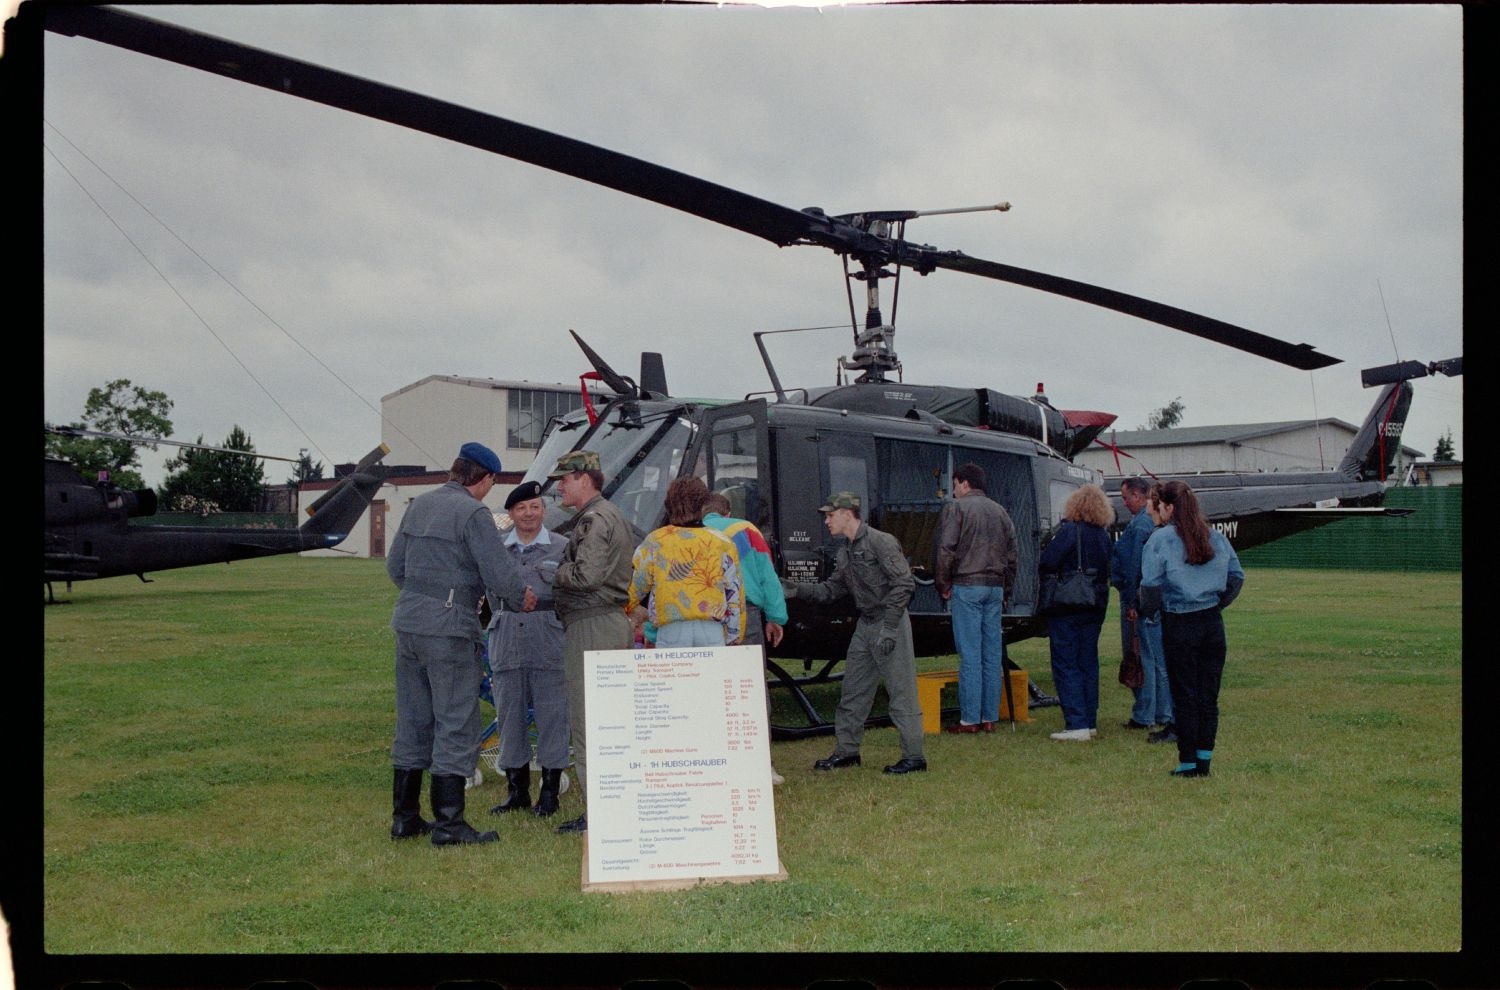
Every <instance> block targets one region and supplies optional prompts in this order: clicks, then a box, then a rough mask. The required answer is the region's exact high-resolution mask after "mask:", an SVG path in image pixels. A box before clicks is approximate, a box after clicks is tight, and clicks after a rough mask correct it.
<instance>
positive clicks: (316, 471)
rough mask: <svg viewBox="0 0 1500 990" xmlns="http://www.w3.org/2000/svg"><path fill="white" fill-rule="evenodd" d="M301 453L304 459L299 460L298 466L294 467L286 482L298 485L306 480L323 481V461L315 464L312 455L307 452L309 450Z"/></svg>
mask: <svg viewBox="0 0 1500 990" xmlns="http://www.w3.org/2000/svg"><path fill="white" fill-rule="evenodd" d="M300 453H301V456H302V459H301V460H299V461H298V462H297V466H296V467H295V468H293V469H292V476H291V477H290V478H288V479H286V483H287V484H289V485H293V486H296V485H300V484H302V482H304V481H322V480H323V462H322V461H319V462H318V463H316V464H314V463H313V459H312V457H311V456H310V455H309V454H308V453H307V451H305V450H304V451H301V452H300Z"/></svg>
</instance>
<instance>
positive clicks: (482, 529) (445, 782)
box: [385, 443, 536, 846]
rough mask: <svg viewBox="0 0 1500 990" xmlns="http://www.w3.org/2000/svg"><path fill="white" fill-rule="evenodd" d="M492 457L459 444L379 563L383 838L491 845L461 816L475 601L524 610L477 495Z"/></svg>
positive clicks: (477, 678)
mask: <svg viewBox="0 0 1500 990" xmlns="http://www.w3.org/2000/svg"><path fill="white" fill-rule="evenodd" d="M499 470H500V458H498V457H496V456H495V452H494V451H492V450H490V449H489V448H488V447H486V446H484V445H483V444H479V443H466V444H464V445H463V447H462V449H460V450H459V452H458V458H457V459H456V460H455V461H454V462H453V467H452V468H451V469H450V470H449V472H448V479H449V480H448V483H447V484H445V485H443V487H441V488H439V489H437V490H436V491H431V492H428V493H427V494H426V495H422V496H419V497H418V498H416V499H414V500H412V503H411V505H409V506H407V509H406V513H405V515H403V516H402V518H401V529H400V531H399V532H397V534H396V539H395V540H394V541H393V542H392V543H391V549H390V553H389V555H387V557H386V560H385V570H386V573H387V574H389V575H390V577H391V580H392V581H394V582H395V583H396V587H398V588H400V589H401V593H400V595H398V596H397V598H396V608H395V611H394V612H393V613H392V614H391V628H392V629H394V630H396V741H395V743H394V744H393V745H392V746H391V765H392V766H393V767H394V768H395V782H394V785H393V789H392V815H391V838H393V839H404V838H408V837H410V836H414V835H425V834H427V833H428V832H431V833H432V843H433V845H437V846H445V845H452V844H455V843H468V842H493V841H494V840H495V839H496V838H498V836H497V835H496V834H495V833H494V832H485V833H484V834H482V835H481V834H480V833H478V832H476V831H474V829H473V828H472V827H470V825H469V823H468V822H466V821H464V782H465V780H467V778H468V777H469V775H470V774H472V773H473V772H474V764H475V762H476V760H477V758H478V756H479V736H480V732H481V731H482V728H483V723H482V722H481V721H480V717H479V685H480V682H481V681H482V680H483V679H484V666H483V662H482V661H481V659H480V655H479V647H480V644H481V643H482V642H483V641H484V630H483V629H481V628H480V625H479V616H478V614H477V611H476V608H475V606H476V604H477V603H478V602H479V599H480V597H481V596H483V595H484V594H486V591H488V594H489V595H490V598H491V608H492V609H495V610H497V611H498V609H499V607H500V600H502V599H503V600H504V601H505V602H507V603H509V604H510V606H511V607H512V608H520V609H523V610H524V609H530V608H532V607H534V606H535V605H536V596H535V595H534V594H533V593H532V592H531V591H530V589H528V588H527V587H526V584H525V581H524V580H523V579H522V576H521V569H520V568H519V567H518V566H516V563H515V561H514V560H513V559H512V558H511V556H510V554H509V553H507V552H506V551H505V545H504V544H503V543H501V541H500V532H499V530H497V529H496V528H495V517H494V515H493V514H492V513H491V512H490V510H489V509H487V508H485V506H484V503H483V502H482V501H481V499H483V498H484V497H485V496H486V495H488V494H489V492H490V489H491V488H493V487H494V484H495V474H496V473H497V472H499ZM423 770H430V771H431V772H432V812H433V816H434V817H435V819H436V821H434V822H427V821H425V820H423V818H422V817H421V815H420V814H419V813H418V797H419V795H420V793H421V790H422V771H423Z"/></svg>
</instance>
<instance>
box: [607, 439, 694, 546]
mask: <svg viewBox="0 0 1500 990" xmlns="http://www.w3.org/2000/svg"><path fill="white" fill-rule="evenodd" d="M692 439H693V428H692V424H691V423H689V422H687V421H686V420H684V419H682V418H681V417H680V416H679V415H677V410H675V409H674V410H673V411H672V412H671V413H670V414H667V415H661V414H658V415H656V416H651V415H649V414H647V415H643V416H641V417H640V419H639V421H638V423H637V422H622V423H614V424H612V425H609V426H604V425H602V424H601V427H600V429H599V430H598V431H597V432H596V433H595V435H594V436H593V437H592V438H591V439H590V440H589V448H590V449H591V450H595V451H597V452H598V454H599V464H600V467H601V468H602V469H603V471H604V490H605V494H606V495H607V496H608V497H609V500H610V501H611V502H613V503H614V505H615V507H616V508H618V509H619V510H620V511H621V512H623V513H624V514H625V518H627V519H629V520H630V522H631V524H632V525H634V526H635V527H636V529H638V530H640V531H641V532H642V533H649V532H650V531H651V530H653V529H655V528H656V527H657V525H658V524H659V523H660V520H661V515H662V506H663V505H665V504H666V499H667V485H668V484H670V483H671V481H672V479H673V478H675V477H677V472H678V469H679V468H680V467H681V465H682V457H683V454H684V452H685V451H686V450H687V448H688V445H689V444H690V443H691V442H692Z"/></svg>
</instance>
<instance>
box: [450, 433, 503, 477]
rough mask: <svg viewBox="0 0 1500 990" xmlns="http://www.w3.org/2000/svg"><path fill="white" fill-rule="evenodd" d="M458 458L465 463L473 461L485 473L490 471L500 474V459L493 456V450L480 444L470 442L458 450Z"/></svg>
mask: <svg viewBox="0 0 1500 990" xmlns="http://www.w3.org/2000/svg"><path fill="white" fill-rule="evenodd" d="M458 456H459V457H462V458H463V459H464V460H466V461H473V462H474V463H475V464H478V465H479V466H480V467H482V468H484V469H485V470H486V471H492V472H494V473H496V474H498V473H499V472H500V458H499V457H497V456H496V455H495V452H494V451H493V450H491V449H490V448H488V447H486V446H485V445H484V444H482V443H476V442H474V441H473V440H470V441H469V442H468V443H466V444H464V445H463V446H462V447H460V448H458Z"/></svg>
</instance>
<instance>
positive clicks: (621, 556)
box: [547, 450, 635, 832]
mask: <svg viewBox="0 0 1500 990" xmlns="http://www.w3.org/2000/svg"><path fill="white" fill-rule="evenodd" d="M547 477H549V478H554V479H556V480H557V487H558V492H559V494H560V495H561V496H562V504H563V505H565V506H571V507H572V508H574V509H576V510H577V512H578V518H577V520H576V521H575V522H574V523H573V528H572V530H571V532H570V533H569V534H568V549H567V550H565V551H564V552H563V560H562V563H561V564H560V565H558V568H557V576H556V577H554V578H553V579H552V596H553V601H554V607H555V608H556V610H557V617H558V618H559V619H561V620H562V624H563V629H564V630H565V635H566V643H565V646H564V649H563V673H564V676H565V677H566V679H567V683H568V725H569V729H570V730H571V736H572V742H573V772H574V773H575V774H577V776H578V784H579V791H580V792H581V793H580V795H579V796H580V797H585V798H586V797H587V787H586V786H585V783H584V764H585V762H586V760H587V757H588V738H587V731H588V730H587V726H588V720H587V715H586V712H585V710H584V689H583V685H584V666H583V655H584V653H586V652H588V651H589V650H628V649H630V645H631V628H630V619H629V618H628V617H626V615H625V603H626V601H627V600H628V599H629V597H630V578H631V575H632V573H633V568H632V566H631V562H630V558H631V554H633V553H634V552H635V536H634V534H633V533H632V532H631V529H630V523H629V521H628V520H626V518H625V516H624V515H623V514H622V513H621V512H620V510H619V509H617V508H615V507H614V506H613V505H611V504H610V503H609V502H607V501H606V500H605V499H604V496H603V495H600V494H599V492H600V491H601V490H602V489H603V488H604V474H603V472H601V471H600V470H599V455H598V454H596V453H594V452H593V451H591V450H575V451H573V452H572V453H570V454H564V455H563V456H562V457H559V458H558V459H557V466H556V467H554V468H553V469H552V472H551V473H550V474H548V475H547ZM587 829H588V816H587V815H586V814H584V815H579V816H578V817H577V818H574V819H572V820H571V821H566V822H563V823H562V824H561V825H559V826H558V827H557V830H558V831H559V832H583V831H586V830H587Z"/></svg>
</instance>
